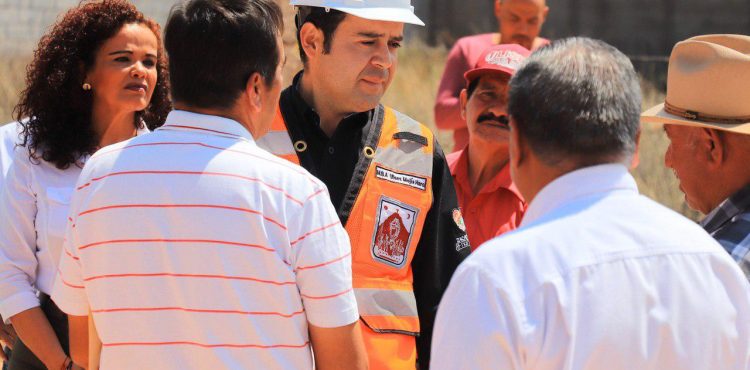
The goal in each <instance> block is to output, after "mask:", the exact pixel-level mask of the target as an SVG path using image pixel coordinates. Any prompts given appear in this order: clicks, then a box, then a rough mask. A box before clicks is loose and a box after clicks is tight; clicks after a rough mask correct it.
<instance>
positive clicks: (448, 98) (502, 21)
mask: <svg viewBox="0 0 750 370" xmlns="http://www.w3.org/2000/svg"><path fill="white" fill-rule="evenodd" d="M482 1H488V0H482ZM492 2H493V3H494V4H495V18H497V22H498V32H494V33H482V34H478V35H471V36H466V37H462V38H460V39H458V41H456V44H455V45H453V48H452V49H451V51H450V53H449V54H448V60H447V61H446V63H445V71H444V72H443V77H442V78H441V79H440V87H439V88H438V94H437V100H436V101H435V124H436V125H437V127H438V128H439V129H441V130H451V131H453V141H454V146H453V151H456V150H460V149H463V147H464V146H466V144H467V143H468V140H469V132H468V128H467V127H466V122H465V121H464V120H463V119H462V118H461V115H460V111H461V109H460V104H459V94H460V93H461V90H462V89H463V88H464V81H463V75H464V73H465V72H466V71H468V70H469V69H471V68H472V67H474V64H475V63H476V62H477V60H478V59H479V57H480V55H481V54H482V52H483V51H484V50H485V49H486V48H487V47H489V46H492V45H498V44H518V45H521V46H523V47H524V48H526V49H529V50H536V49H538V48H540V47H542V46H544V45H547V44H549V40H547V39H545V38H543V37H539V33H540V32H541V30H542V25H544V21H545V19H546V18H547V14H548V13H549V7H547V2H546V1H545V0H492Z"/></svg>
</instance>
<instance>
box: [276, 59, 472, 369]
mask: <svg viewBox="0 0 750 370" xmlns="http://www.w3.org/2000/svg"><path fill="white" fill-rule="evenodd" d="M301 75H302V73H301V72H300V73H299V74H298V75H297V76H295V78H294V82H293V84H292V86H290V87H288V88H287V89H286V90H284V91H283V92H282V94H281V102H280V104H281V112H282V114H283V115H284V121H285V123H286V125H287V129H288V130H289V134H290V136H291V138H292V141H293V142H297V141H300V140H302V141H305V142H306V144H307V150H305V151H304V152H302V153H297V156H298V157H299V160H300V164H301V165H302V167H304V168H305V169H307V170H308V171H310V173H312V174H313V175H315V176H316V177H317V178H319V179H320V180H321V181H323V182H324V183H325V184H326V186H327V187H328V191H329V193H330V195H331V201H332V203H333V206H334V207H335V208H336V210H337V211H338V215H339V218H340V219H341V220H342V222H343V223H344V224H346V220H347V218H348V212H349V209H347V207H346V205H347V198H349V200H351V199H353V197H356V195H357V193H358V192H359V188H354V189H350V183H352V182H355V183H356V181H357V180H358V179H359V180H360V181H361V177H358V176H357V175H356V174H355V171H356V170H357V168H356V167H357V163H358V161H359V159H360V156H362V155H363V154H362V149H363V148H364V146H365V142H366V141H367V139H368V138H369V136H370V134H371V133H372V131H373V130H377V129H378V128H377V127H375V126H376V123H374V122H375V120H374V119H372V118H373V115H374V114H375V110H371V111H367V112H362V113H356V114H353V115H351V116H349V117H347V118H345V119H344V120H343V121H341V123H340V124H339V126H338V127H337V129H336V131H335V132H334V134H333V136H332V137H330V138H329V137H328V136H327V135H326V134H325V133H324V132H323V130H322V129H321V128H320V117H319V116H318V114H317V113H315V111H314V110H313V109H312V108H311V107H310V106H309V105H308V104H307V103H306V102H305V101H304V100H303V99H302V96H301V95H300V93H299V80H300V77H301ZM376 132H377V131H376ZM434 146H435V151H434V155H433V166H432V168H433V169H432V194H433V204H432V207H431V208H430V210H429V211H428V212H427V216H426V219H425V223H424V226H423V228H422V234H421V235H420V236H419V243H418V244H417V250H416V252H415V254H414V259H413V260H412V264H411V267H412V276H413V286H414V296H415V298H416V300H417V310H418V313H419V324H420V336H419V337H418V338H417V357H418V362H419V368H420V369H423V370H424V369H429V363H430V344H431V341H432V328H433V326H434V322H435V314H436V313H437V306H438V303H440V298H442V296H443V293H444V292H445V289H446V288H447V287H448V283H449V282H450V279H451V276H453V272H454V271H455V270H456V268H457V267H458V265H459V264H460V263H461V261H463V259H464V258H466V257H467V256H468V254H469V252H470V250H471V249H470V247H469V244H468V241H469V239H468V237H467V236H466V232H465V231H464V230H462V229H461V227H462V226H459V225H458V222H457V220H456V218H455V214H456V212H457V211H458V209H459V208H458V198H457V197H456V191H455V189H454V187H453V178H452V177H451V173H450V170H449V169H448V164H447V162H446V161H445V155H444V154H443V150H442V149H441V148H440V145H439V144H438V143H437V141H435V142H434ZM349 192H352V193H353V194H348V193H349ZM461 224H463V222H461Z"/></svg>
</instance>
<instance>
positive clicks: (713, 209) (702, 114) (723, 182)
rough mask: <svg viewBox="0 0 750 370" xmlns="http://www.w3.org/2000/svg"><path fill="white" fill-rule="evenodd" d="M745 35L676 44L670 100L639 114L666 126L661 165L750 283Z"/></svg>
mask: <svg viewBox="0 0 750 370" xmlns="http://www.w3.org/2000/svg"><path fill="white" fill-rule="evenodd" d="M748 71H750V36H744V35H704V36H696V37H693V38H690V39H687V40H685V41H682V42H679V43H677V45H675V47H674V49H673V50H672V55H671V57H670V60H669V72H668V76H667V97H666V100H665V102H664V103H663V104H659V105H657V106H655V107H653V108H651V109H649V110H647V111H646V112H644V113H643V115H642V121H644V122H656V123H663V124H664V131H665V132H666V133H667V136H668V137H669V140H670V144H669V148H668V149H667V152H666V154H665V157H664V163H665V165H666V166H667V167H669V168H671V169H672V170H673V171H674V173H675V175H676V176H677V177H678V178H679V180H680V190H682V192H683V193H685V200H686V201H687V204H688V205H689V206H690V207H691V208H693V209H695V210H698V211H700V212H701V213H703V214H706V217H705V219H703V221H702V222H701V225H702V226H703V228H704V229H705V230H706V231H708V232H709V233H710V234H711V235H712V236H713V237H714V238H715V239H717V240H718V241H719V243H720V244H721V245H722V246H723V247H724V249H726V251H727V252H728V253H729V254H731V255H732V257H733V258H734V260H735V261H737V263H738V264H739V265H740V267H741V268H742V270H743V272H744V273H745V275H746V276H747V277H748V278H750V165H748V163H750V103H749V102H750V73H748Z"/></svg>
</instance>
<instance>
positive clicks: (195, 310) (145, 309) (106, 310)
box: [91, 307, 305, 318]
mask: <svg viewBox="0 0 750 370" xmlns="http://www.w3.org/2000/svg"><path fill="white" fill-rule="evenodd" d="M152 311H184V312H192V313H217V314H237V315H259V316H281V317H285V318H290V317H294V316H298V315H301V314H303V313H304V312H305V310H300V311H296V312H292V313H288V314H285V313H281V312H272V311H269V312H265V311H237V310H209V309H199V308H186V307H122V308H104V309H98V310H91V312H93V313H114V312H152Z"/></svg>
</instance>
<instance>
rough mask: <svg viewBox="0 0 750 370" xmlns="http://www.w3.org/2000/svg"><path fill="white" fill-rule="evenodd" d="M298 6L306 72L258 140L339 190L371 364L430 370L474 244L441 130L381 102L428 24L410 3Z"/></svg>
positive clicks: (297, 0) (373, 0)
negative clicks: (406, 40) (412, 36)
mask: <svg viewBox="0 0 750 370" xmlns="http://www.w3.org/2000/svg"><path fill="white" fill-rule="evenodd" d="M291 3H292V5H296V6H297V26H298V30H297V31H298V32H297V35H298V41H299V48H300V56H301V58H302V60H303V62H304V70H303V71H301V72H300V73H299V74H297V76H296V77H295V78H294V81H293V82H292V86H291V87H289V88H287V89H286V90H284V92H282V94H281V102H280V111H279V113H278V114H277V119H276V120H275V121H274V125H273V127H272V128H271V131H270V132H269V134H268V135H266V136H265V137H264V138H263V139H261V140H260V141H259V145H260V146H261V147H262V148H265V149H267V150H269V151H270V152H272V153H274V154H277V155H279V156H282V157H283V158H285V159H288V160H290V161H292V162H294V163H299V164H300V165H302V167H304V168H305V169H307V170H309V171H310V173H312V174H313V175H314V176H316V177H318V178H319V179H321V180H322V181H323V183H325V184H326V186H327V187H328V190H329V191H330V198H331V201H332V203H333V206H334V207H335V208H336V209H337V213H338V216H339V220H340V221H341V223H342V224H343V225H344V226H345V227H346V230H347V232H348V234H349V238H350V239H351V243H352V261H353V263H352V265H353V276H354V293H355V295H356V296H357V304H358V307H359V313H360V317H361V319H362V323H363V324H362V325H361V327H362V332H363V337H364V341H365V345H366V347H367V352H368V358H369V364H370V368H371V369H407V368H408V369H414V368H415V367H416V362H417V361H419V366H420V368H421V369H426V368H427V366H428V365H429V352H430V351H429V347H430V338H431V337H432V324H433V320H434V317H435V313H436V312H437V304H438V302H439V301H440V297H441V296H442V294H443V291H444V289H445V287H446V286H447V284H448V282H449V280H450V277H451V275H452V274H453V271H454V270H455V269H456V267H457V266H458V264H459V263H460V262H461V261H462V260H463V258H464V257H465V256H466V255H468V253H469V251H470V248H469V240H468V237H467V236H466V233H465V232H464V231H463V230H462V227H463V220H462V217H461V213H460V211H459V207H458V201H457V199H456V193H455V190H454V188H453V181H452V179H451V177H450V171H449V169H448V165H447V163H446V162H445V156H444V154H443V152H442V150H441V149H440V146H439V145H438V143H437V140H436V139H435V138H434V135H433V133H432V132H431V131H430V130H429V129H428V128H427V127H425V126H424V125H422V124H420V123H418V122H416V121H414V120H413V119H411V118H409V117H408V116H406V115H404V114H402V113H400V112H398V111H396V110H394V109H392V108H390V107H385V106H383V105H382V104H380V99H381V98H382V97H383V94H385V92H386V90H387V89H388V86H389V85H390V83H391V81H392V80H393V77H394V76H395V74H396V70H397V65H398V48H399V47H400V46H401V43H402V41H403V37H404V24H405V23H409V24H418V25H421V24H423V23H422V21H420V20H419V18H418V17H417V16H416V15H415V14H414V8H413V7H412V6H411V5H410V3H409V1H406V0H364V1H358V2H351V4H349V3H348V2H342V1H339V0H293V1H292V2H291ZM349 5H351V6H349ZM417 357H418V358H417Z"/></svg>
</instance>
